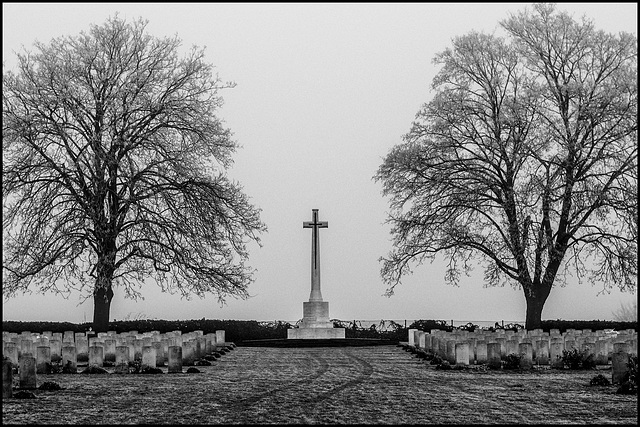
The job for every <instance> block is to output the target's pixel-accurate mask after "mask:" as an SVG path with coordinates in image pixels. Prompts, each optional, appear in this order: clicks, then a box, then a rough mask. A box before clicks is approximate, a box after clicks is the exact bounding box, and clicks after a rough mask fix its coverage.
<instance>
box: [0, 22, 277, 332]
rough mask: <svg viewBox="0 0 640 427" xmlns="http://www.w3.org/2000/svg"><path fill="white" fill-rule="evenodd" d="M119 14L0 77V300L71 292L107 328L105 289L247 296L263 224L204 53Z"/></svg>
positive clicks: (41, 49) (42, 47)
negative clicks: (239, 174)
mask: <svg viewBox="0 0 640 427" xmlns="http://www.w3.org/2000/svg"><path fill="white" fill-rule="evenodd" d="M146 24H147V23H146V21H143V20H141V19H138V20H136V21H134V22H132V23H127V22H125V21H124V20H122V19H119V18H118V17H117V16H116V17H115V18H111V19H109V20H107V21H106V23H104V24H103V25H101V26H98V25H92V26H91V28H90V31H89V32H88V33H84V32H82V33H81V34H80V35H79V36H67V37H60V38H56V39H53V40H52V41H51V42H50V43H49V44H42V43H35V45H34V46H35V51H34V52H31V51H26V50H25V51H23V52H22V53H18V54H17V59H18V65H17V69H16V70H15V71H7V72H3V83H2V95H3V110H2V149H3V160H2V166H3V170H2V191H3V203H4V204H3V215H4V218H3V273H4V277H3V286H2V289H3V295H4V296H5V298H8V297H11V296H14V295H16V294H17V293H19V292H32V291H33V290H37V291H38V292H42V293H46V292H49V291H51V292H55V293H62V294H66V295H68V294H69V293H71V292H72V291H78V292H81V293H83V294H84V295H85V296H86V297H87V298H90V297H93V299H94V316H93V325H94V328H95V329H96V330H100V331H101V330H106V329H107V326H108V322H109V309H110V304H111V301H112V298H113V297H114V290H115V289H116V287H119V288H120V289H121V291H122V292H123V293H124V294H125V296H127V297H132V298H138V297H140V296H141V293H140V288H141V286H142V284H143V282H144V280H145V279H147V278H153V279H155V280H156V281H157V283H158V284H159V286H161V287H162V290H163V291H169V292H180V293H181V294H182V295H183V296H185V297H190V296H191V295H197V296H199V297H203V296H205V295H206V294H208V293H214V294H217V296H218V298H219V300H220V301H221V302H224V300H225V296H228V295H232V296H235V297H241V298H245V297H247V296H248V293H247V287H248V284H249V283H250V282H251V281H252V280H253V272H252V270H251V269H250V268H249V267H248V266H245V261H246V258H247V257H248V253H247V249H246V244H247V243H248V242H249V241H254V242H256V243H258V244H260V239H259V233H261V232H263V231H265V230H266V227H265V225H264V224H263V223H262V222H261V221H260V218H259V209H256V208H255V207H253V206H252V205H251V204H250V203H249V201H248V198H247V196H246V195H245V194H244V193H243V192H242V188H241V186H240V185H239V184H238V183H236V182H233V181H232V180H230V179H229V178H228V177H227V176H226V173H225V172H226V169H227V168H228V166H229V165H230V164H231V162H232V158H231V155H232V154H233V152H234V151H235V149H236V143H235V142H234V141H233V140H232V138H231V137H232V135H231V132H230V131H229V130H228V129H226V128H225V127H224V126H223V123H222V122H221V120H220V119H218V118H217V117H216V112H217V111H218V109H219V108H220V106H221V105H222V99H221V97H220V96H219V95H218V92H219V90H220V89H222V88H224V87H229V86H233V84H232V83H222V82H221V81H220V79H219V78H218V76H217V75H215V74H214V72H213V71H214V70H213V66H212V65H210V64H208V63H206V62H205V60H204V59H205V57H204V50H203V49H200V48H197V47H193V48H191V49H190V50H187V51H186V53H185V54H184V55H183V56H180V55H179V50H180V46H181V41H180V40H179V39H178V38H177V37H172V38H155V37H152V36H150V35H148V34H147V33H146V32H145V27H146Z"/></svg>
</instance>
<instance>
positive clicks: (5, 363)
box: [2, 350, 17, 399]
mask: <svg viewBox="0 0 640 427" xmlns="http://www.w3.org/2000/svg"><path fill="white" fill-rule="evenodd" d="M16 351H17V350H16ZM12 365H13V364H12V363H11V360H9V359H2V398H3V399H8V398H10V397H12V396H13V366H12Z"/></svg>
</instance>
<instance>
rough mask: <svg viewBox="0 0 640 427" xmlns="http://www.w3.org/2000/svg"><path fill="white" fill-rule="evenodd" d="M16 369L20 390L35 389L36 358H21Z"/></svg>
mask: <svg viewBox="0 0 640 427" xmlns="http://www.w3.org/2000/svg"><path fill="white" fill-rule="evenodd" d="M18 367H19V368H18V373H19V375H20V388H22V389H34V388H36V358H35V357H33V356H22V357H20V360H19V361H18Z"/></svg>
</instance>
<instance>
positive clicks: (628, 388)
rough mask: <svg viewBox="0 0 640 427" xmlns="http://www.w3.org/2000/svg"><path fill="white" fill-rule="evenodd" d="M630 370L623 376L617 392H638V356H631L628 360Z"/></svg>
mask: <svg viewBox="0 0 640 427" xmlns="http://www.w3.org/2000/svg"><path fill="white" fill-rule="evenodd" d="M627 367H628V368H629V371H628V372H627V373H626V374H625V375H624V378H622V383H621V384H620V387H618V390H617V391H616V394H636V393H638V356H631V355H630V356H629V361H628V362H627Z"/></svg>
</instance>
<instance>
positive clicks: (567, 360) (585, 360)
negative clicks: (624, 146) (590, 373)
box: [562, 348, 596, 369]
mask: <svg viewBox="0 0 640 427" xmlns="http://www.w3.org/2000/svg"><path fill="white" fill-rule="evenodd" d="M562 362H563V365H564V367H565V368H569V369H595V367H596V360H595V355H594V354H593V353H591V352H589V351H588V350H584V351H579V350H578V349H577V348H574V349H572V350H562Z"/></svg>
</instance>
